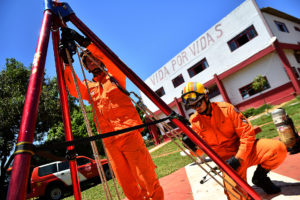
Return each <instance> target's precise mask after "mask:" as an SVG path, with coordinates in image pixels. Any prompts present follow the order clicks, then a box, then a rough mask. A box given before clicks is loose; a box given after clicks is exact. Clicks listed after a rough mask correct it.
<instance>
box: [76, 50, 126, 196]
mask: <svg viewBox="0 0 300 200" xmlns="http://www.w3.org/2000/svg"><path fill="white" fill-rule="evenodd" d="M77 47H79V45H77ZM76 52H77V55H78V59H79V62H80V67H81V71H82V74H83V76H84V80H85V85H86V88H87V91H88V95H89V100H90V104H91V108H92V111H93V115H94V116H97V115H96V111H95V106H94V102H93V100H92V96H91V92H90V88H89V86H88V84H87V79H86V76H85V72H84V69H83V67H82V65H83V64H82V60H81V58H80V55H79V52H78V49H76ZM94 119H95V120H96V126H97V127H98V128H97V130H98V134H99V135H100V134H101V129H100V123H99V121H98V118H97V117H95V118H94ZM101 144H102V146H103V149H104V154H105V156H106V158H107V160H108V167H109V172H110V174H111V176H112V179H113V183H114V188H115V191H116V194H117V196H118V199H120V195H119V191H118V189H117V188H118V187H117V184H116V181H115V175H114V173H113V170H112V167H111V163H110V160H109V159H108V156H107V152H106V148H105V144H104V143H103V142H102V140H101ZM105 181H106V177H105ZM105 183H106V182H105ZM106 187H107V188H108V185H107V183H106Z"/></svg>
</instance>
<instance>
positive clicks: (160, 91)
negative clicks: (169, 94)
mask: <svg viewBox="0 0 300 200" xmlns="http://www.w3.org/2000/svg"><path fill="white" fill-rule="evenodd" d="M155 93H156V94H157V95H158V96H159V97H162V96H164V95H165V94H166V93H165V90H164V88H163V87H161V88H159V89H158V90H156V91H155Z"/></svg>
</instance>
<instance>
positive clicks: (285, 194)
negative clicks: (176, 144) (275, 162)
mask: <svg viewBox="0 0 300 200" xmlns="http://www.w3.org/2000/svg"><path fill="white" fill-rule="evenodd" d="M209 163H210V165H211V166H212V167H214V166H215V164H214V163H213V162H209ZM202 166H203V167H204V168H205V169H207V170H208V171H209V168H208V167H207V166H206V165H203V164H202ZM255 169H256V166H253V167H250V168H249V169H248V173H247V179H248V180H251V178H252V175H253V173H254V171H255ZM185 170H186V173H187V178H188V179H189V181H190V185H191V188H192V192H193V198H194V199H195V200H200V199H214V200H223V199H224V200H225V199H226V196H225V194H224V191H223V188H222V187H221V186H220V185H219V184H218V183H217V182H216V181H214V180H213V179H211V178H209V177H207V181H206V182H205V183H203V184H200V181H201V180H202V178H203V177H204V176H205V175H206V173H205V172H204V171H203V170H202V169H200V167H199V166H198V165H196V164H190V165H187V166H186V167H185ZM269 177H270V178H271V179H272V180H273V181H274V183H275V184H276V185H279V186H281V189H282V192H281V193H280V194H277V195H267V194H265V193H264V192H263V191H262V190H261V189H260V188H258V187H256V186H254V185H253V184H252V183H251V181H250V182H249V181H248V183H249V185H250V186H252V187H253V188H254V189H255V190H256V191H257V192H258V194H259V195H261V197H262V198H263V199H274V200H286V199H287V200H294V199H300V182H299V181H298V180H296V179H293V178H290V177H287V176H283V175H280V174H278V173H275V172H270V174H269ZM215 178H216V179H217V180H218V181H219V182H220V183H223V182H222V179H221V178H220V177H217V176H215ZM166 199H169V198H166Z"/></svg>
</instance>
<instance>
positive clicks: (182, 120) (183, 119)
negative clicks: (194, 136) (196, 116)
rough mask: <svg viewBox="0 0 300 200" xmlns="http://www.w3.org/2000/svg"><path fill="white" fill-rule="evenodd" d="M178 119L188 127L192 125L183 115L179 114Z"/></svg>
mask: <svg viewBox="0 0 300 200" xmlns="http://www.w3.org/2000/svg"><path fill="white" fill-rule="evenodd" d="M176 118H177V119H179V120H180V121H181V122H182V123H184V124H186V125H188V126H189V125H191V123H190V121H189V120H188V119H187V118H185V117H183V116H182V115H179V114H177V115H176Z"/></svg>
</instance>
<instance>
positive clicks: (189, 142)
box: [182, 134, 197, 151]
mask: <svg viewBox="0 0 300 200" xmlns="http://www.w3.org/2000/svg"><path fill="white" fill-rule="evenodd" d="M182 142H184V144H186V146H188V147H189V148H190V149H191V150H192V151H196V150H197V148H196V145H195V143H194V142H193V141H192V140H191V139H190V138H189V137H188V136H186V135H185V134H183V135H182Z"/></svg>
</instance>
